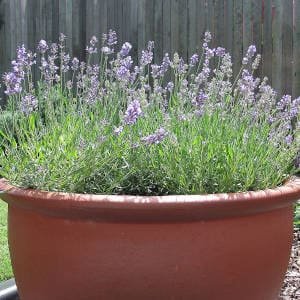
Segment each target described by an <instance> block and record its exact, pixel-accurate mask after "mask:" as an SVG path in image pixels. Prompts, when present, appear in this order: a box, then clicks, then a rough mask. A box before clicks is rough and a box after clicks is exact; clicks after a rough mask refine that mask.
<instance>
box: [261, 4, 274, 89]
mask: <svg viewBox="0 0 300 300" xmlns="http://www.w3.org/2000/svg"><path fill="white" fill-rule="evenodd" d="M262 22H263V23H262V25H263V36H262V74H263V75H264V76H266V77H268V79H269V81H270V83H271V82H272V1H263V21H262Z"/></svg>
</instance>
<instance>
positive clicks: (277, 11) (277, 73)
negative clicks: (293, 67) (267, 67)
mask: <svg viewBox="0 0 300 300" xmlns="http://www.w3.org/2000/svg"><path fill="white" fill-rule="evenodd" d="M272 9H273V12H272V37H273V53H272V86H273V88H274V89H275V90H276V91H281V90H282V74H281V71H282V69H281V68H282V17H283V3H282V1H281V0H273V7H272Z"/></svg>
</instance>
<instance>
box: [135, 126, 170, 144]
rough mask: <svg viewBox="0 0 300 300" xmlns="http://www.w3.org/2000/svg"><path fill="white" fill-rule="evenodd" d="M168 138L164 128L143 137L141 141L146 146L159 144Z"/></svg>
mask: <svg viewBox="0 0 300 300" xmlns="http://www.w3.org/2000/svg"><path fill="white" fill-rule="evenodd" d="M167 136H168V132H167V131H166V130H165V129H164V128H159V129H158V130H156V131H155V132H154V133H153V134H150V135H148V136H145V137H143V138H142V139H141V141H142V142H144V143H145V144H146V145H153V144H159V143H160V142H162V141H163V140H164V139H165V138H166V137H167Z"/></svg>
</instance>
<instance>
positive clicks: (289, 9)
mask: <svg viewBox="0 0 300 300" xmlns="http://www.w3.org/2000/svg"><path fill="white" fill-rule="evenodd" d="M299 1H300V0H284V1H283V0H0V16H1V17H0V26H1V20H2V22H3V24H2V26H1V27H0V45H1V47H0V76H1V74H3V73H4V72H5V71H7V70H8V69H9V65H10V61H11V60H12V59H13V58H14V57H15V50H16V48H17V46H18V45H20V44H23V43H24V44H25V45H26V46H27V47H29V48H30V49H32V50H35V49H36V46H37V43H38V42H39V40H40V39H46V40H47V41H49V42H50V41H52V42H55V41H57V40H58V36H59V33H60V32H63V33H64V34H65V35H66V36H67V47H68V48H69V50H70V53H71V54H73V55H74V56H77V57H79V58H80V59H84V58H85V57H86V51H85V46H86V44H87V43H88V42H89V40H90V38H91V36H92V35H96V36H97V37H98V39H99V47H100V46H101V38H102V34H103V33H105V32H107V31H108V30H109V29H113V30H115V31H116V32H117V34H118V37H119V41H120V43H122V42H125V41H129V42H130V43H131V44H132V45H133V49H132V56H133V58H134V59H135V60H137V57H138V53H140V52H141V50H142V49H144V48H145V47H146V46H147V42H148V41H149V40H154V41H155V48H156V49H155V61H156V62H159V61H161V59H162V57H163V55H164V53H165V52H168V53H170V55H172V54H173V53H174V52H175V51H177V52H179V54H180V55H181V56H182V57H183V58H184V59H188V58H189V57H190V56H191V55H192V54H193V53H194V52H195V51H199V50H201V38H202V37H203V34H204V32H205V31H206V30H209V31H211V33H212V35H213V38H214V40H213V42H212V44H211V47H216V46H225V47H226V48H227V50H229V52H230V53H231V54H232V58H233V62H234V73H235V74H237V73H238V70H239V69H240V62H241V59H242V57H243V55H244V53H245V51H246V50H247V48H248V46H249V45H250V44H255V45H256V47H257V50H258V52H260V53H261V54H262V66H261V68H260V69H259V71H258V72H257V74H258V75H262V76H268V77H269V78H270V80H271V81H273V85H274V87H275V89H276V90H278V92H279V94H281V93H292V92H293V95H294V96H297V95H299V94H300V59H299V57H300V52H299V51H300V50H299V49H300V2H299ZM97 60H98V57H96V56H95V61H97Z"/></svg>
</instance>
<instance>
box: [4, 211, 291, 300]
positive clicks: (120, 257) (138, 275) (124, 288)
mask: <svg viewBox="0 0 300 300" xmlns="http://www.w3.org/2000/svg"><path fill="white" fill-rule="evenodd" d="M292 215H293V209H292V206H290V207H287V208H282V209H278V210H274V211H271V212H267V213H261V214H257V215H251V216H244V217H235V218H226V219H219V220H207V221H194V222H188V221H186V222H180V223H172V222H170V223H159V222H157V223H153V222H151V223H147V222H144V223H141V222H139V223H133V222H124V223H123V222H119V223H111V222H105V221H95V220H90V221H88V220H86V219H84V220H82V219H79V220H78V219H76V220H72V219H71V220H66V219H64V218H57V217H55V218H53V217H50V216H46V215H42V214H38V213H35V212H32V211H28V210H23V209H20V208H18V207H13V206H12V207H10V208H9V244H10V251H11V256H12V262H13V269H14V273H15V277H16V282H17V286H18V290H19V293H20V298H21V299H22V300H53V299H55V300H74V299H76V300H89V299H105V300H110V299H111V300H141V299H143V300H153V299H174V300H182V299H189V300H199V299H202V300H219V299H223V300H241V299H243V300H254V299H255V300H275V299H277V296H278V294H279V291H280V288H281V283H282V281H283V278H284V274H285V272H286V269H287V264H288V259H289V255H290V248H291V242H292Z"/></svg>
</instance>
